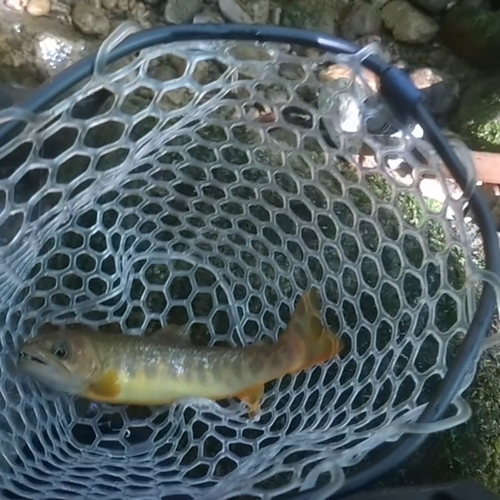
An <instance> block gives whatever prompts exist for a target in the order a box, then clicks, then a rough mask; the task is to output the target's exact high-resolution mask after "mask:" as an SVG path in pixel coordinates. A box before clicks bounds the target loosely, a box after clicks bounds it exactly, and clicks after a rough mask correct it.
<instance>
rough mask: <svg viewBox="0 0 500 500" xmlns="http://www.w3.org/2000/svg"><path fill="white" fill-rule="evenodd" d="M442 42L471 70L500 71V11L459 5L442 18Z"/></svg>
mask: <svg viewBox="0 0 500 500" xmlns="http://www.w3.org/2000/svg"><path fill="white" fill-rule="evenodd" d="M441 39H442V41H443V42H444V43H445V44H446V45H447V46H448V47H449V48H450V49H451V50H452V51H453V52H454V53H455V54H456V55H457V56H459V57H461V58H462V59H464V60H465V61H466V62H468V63H469V64H470V65H471V66H474V67H476V68H479V69H483V70H492V71H493V70H496V69H499V68H500V11H487V10H483V9H478V8H476V7H472V6H469V5H462V4H457V5H455V6H454V7H452V8H451V9H449V10H448V11H447V12H446V13H445V15H444V16H443V19H442V24H441Z"/></svg>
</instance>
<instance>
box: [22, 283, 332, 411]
mask: <svg viewBox="0 0 500 500" xmlns="http://www.w3.org/2000/svg"><path fill="white" fill-rule="evenodd" d="M318 306H319V304H318V297H317V293H316V291H315V290H314V289H312V290H310V291H308V292H306V293H305V294H304V295H303V296H302V297H301V299H300V300H299V303H298V304H297V308H296V310H295V312H294V314H293V316H292V318H291V320H290V322H289V324H288V326H287V328H286V329H285V331H284V332H283V334H282V335H281V336H280V337H279V339H278V341H277V342H275V343H272V344H271V343H269V344H264V343H257V344H253V345H250V346H246V347H240V348H238V347H216V346H214V347H198V346H194V345H191V343H190V340H189V332H188V331H187V330H186V329H185V328H182V327H179V326H173V325H170V326H167V327H166V328H164V329H162V330H158V331H156V332H154V333H152V334H149V335H145V336H131V335H123V334H121V333H104V332H98V331H94V330H89V329H87V328H81V329H79V330H66V331H65V330H58V329H56V327H51V328H50V329H47V328H44V330H43V331H41V332H40V333H39V334H38V335H37V336H36V337H34V338H32V339H30V340H28V341H27V342H25V343H24V345H23V346H22V348H21V351H20V357H19V362H18V368H19V371H20V373H23V374H26V375H28V376H31V377H33V378H34V379H35V380H37V381H39V382H41V383H43V384H45V385H47V386H49V387H51V388H52V389H54V390H58V391H63V392H66V393H70V394H74V395H78V396H82V397H84V398H87V399H89V400H92V401H97V402H105V403H111V404H132V405H163V404H169V403H172V402H174V401H175V400H178V399H182V398H188V397H201V398H208V399H212V400H220V399H226V398H231V397H235V398H238V399H239V400H240V401H243V402H244V403H246V405H247V407H248V411H249V413H250V414H251V415H255V414H256V413H258V411H259V409H260V402H261V399H262V397H263V394H264V384H265V383H266V382H269V381H271V380H274V379H277V378H281V377H283V376H285V375H286V374H295V373H298V372H300V371H302V370H306V369H308V368H310V367H312V366H314V365H317V364H320V363H323V362H326V361H328V360H329V359H331V358H333V357H334V356H336V355H337V354H338V353H339V352H340V350H341V349H342V343H341V340H340V339H339V338H338V337H337V336H336V335H334V334H333V333H332V332H330V331H329V330H328V329H327V328H325V326H324V324H323V322H322V321H321V318H320V315H319V307H318Z"/></svg>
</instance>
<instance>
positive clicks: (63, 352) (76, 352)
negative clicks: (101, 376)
mask: <svg viewBox="0 0 500 500" xmlns="http://www.w3.org/2000/svg"><path fill="white" fill-rule="evenodd" d="M18 370H19V372H20V373H22V374H25V375H28V376H30V377H31V378H33V379H35V380H36V381H38V382H40V383H42V384H44V385H47V386H49V387H50V388H52V389H54V390H56V391H61V392H66V393H70V394H79V393H81V392H82V391H85V389H86V388H87V387H88V385H89V384H91V383H92V381H93V380H95V378H96V376H98V371H99V360H98V357H97V355H96V353H95V351H94V349H93V347H92V344H91V342H90V340H89V339H88V338H87V336H86V335H85V334H84V333H79V332H76V331H75V332H72V331H64V330H55V331H50V332H43V333H40V334H39V335H37V336H36V337H33V338H31V339H29V340H27V341H26V342H25V343H24V344H23V345H22V346H21V349H20V352H19V360H18Z"/></svg>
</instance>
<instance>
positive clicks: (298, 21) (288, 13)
mask: <svg viewBox="0 0 500 500" xmlns="http://www.w3.org/2000/svg"><path fill="white" fill-rule="evenodd" d="M281 5H282V7H283V11H282V13H281V24H282V25H283V26H291V27H294V28H303V29H307V30H317V31H322V32H324V33H327V34H329V35H335V33H336V24H337V20H338V9H337V8H336V2H332V1H330V0H328V1H325V2H323V3H322V4H321V5H317V4H315V3H313V2H311V1H310V0H289V1H287V2H285V3H283V4H281Z"/></svg>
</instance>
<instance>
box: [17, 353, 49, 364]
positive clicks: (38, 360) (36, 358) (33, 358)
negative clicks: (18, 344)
mask: <svg viewBox="0 0 500 500" xmlns="http://www.w3.org/2000/svg"><path fill="white" fill-rule="evenodd" d="M19 360H24V361H33V362H35V363H38V364H41V365H47V364H48V363H47V361H45V359H43V358H42V357H41V356H37V355H33V354H27V353H26V352H22V353H21V354H20V355H19Z"/></svg>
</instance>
